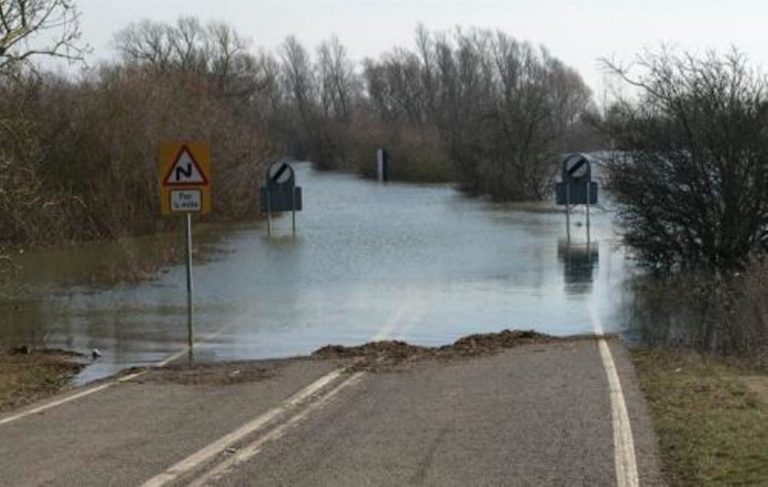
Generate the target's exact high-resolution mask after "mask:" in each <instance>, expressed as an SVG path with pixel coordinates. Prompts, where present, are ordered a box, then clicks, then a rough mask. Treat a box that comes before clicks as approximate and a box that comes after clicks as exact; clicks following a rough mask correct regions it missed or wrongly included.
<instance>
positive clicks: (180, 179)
mask: <svg viewBox="0 0 768 487" xmlns="http://www.w3.org/2000/svg"><path fill="white" fill-rule="evenodd" d="M207 185H208V178H207V177H206V175H205V173H204V172H203V170H202V169H201V168H200V164H198V163H197V161H196V160H195V156H193V155H192V151H191V150H189V147H187V146H186V145H184V146H182V147H181V150H179V153H178V155H176V158H175V159H174V162H173V164H171V168H170V169H169V170H168V174H166V175H165V178H163V186H207Z"/></svg>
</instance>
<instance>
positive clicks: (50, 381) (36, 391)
mask: <svg viewBox="0 0 768 487" xmlns="http://www.w3.org/2000/svg"><path fill="white" fill-rule="evenodd" d="M78 357H79V356H77V355H76V354H72V353H68V352H63V351H57V350H37V351H32V352H30V353H13V352H9V351H1V350H0V412H5V411H8V410H11V409H14V408H18V407H21V406H24V405H26V404H30V403H32V402H35V401H38V400H40V399H44V398H46V397H48V396H51V395H53V394H56V393H57V392H60V391H61V390H63V389H65V388H66V387H68V386H69V385H70V384H71V380H72V378H73V377H74V376H75V375H76V374H77V373H78V372H79V371H80V370H81V369H82V368H83V364H82V363H80V362H79V361H78Z"/></svg>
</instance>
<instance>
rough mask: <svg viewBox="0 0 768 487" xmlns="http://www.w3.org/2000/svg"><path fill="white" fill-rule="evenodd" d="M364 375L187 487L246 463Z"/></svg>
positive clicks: (352, 378)
mask: <svg viewBox="0 0 768 487" xmlns="http://www.w3.org/2000/svg"><path fill="white" fill-rule="evenodd" d="M364 375H365V372H356V373H355V374H353V375H351V376H350V377H349V378H347V379H346V380H344V381H343V382H342V383H341V384H339V385H337V386H336V387H334V388H333V390H331V391H329V392H328V393H327V394H325V395H324V396H323V397H322V398H320V399H319V400H318V401H316V402H314V403H312V404H311V405H310V406H309V407H307V408H306V409H304V410H303V411H301V412H300V413H299V414H297V415H295V416H293V417H291V418H290V419H289V420H288V421H286V422H285V423H283V424H281V425H280V426H278V427H277V428H275V429H273V430H272V431H270V432H269V433H268V434H266V435H264V436H262V437H260V438H258V439H257V440H255V441H254V442H252V443H251V444H249V445H247V446H246V447H244V448H242V449H240V450H238V451H237V452H236V453H235V454H234V455H232V456H230V457H228V458H227V459H226V460H224V461H223V462H221V463H219V464H218V465H216V466H215V467H214V468H212V469H211V470H209V471H207V472H206V473H204V474H203V475H202V476H200V477H198V478H197V479H196V480H195V481H194V482H192V483H190V484H189V487H201V486H204V485H206V484H207V483H208V482H209V481H211V480H215V479H218V478H220V477H222V476H223V475H225V474H226V473H227V472H229V471H230V470H231V469H233V468H235V467H237V466H238V465H240V464H242V463H244V462H247V461H248V460H250V459H251V458H253V457H255V456H256V455H258V454H259V453H260V452H261V450H262V447H263V446H264V445H265V444H266V443H269V442H271V441H275V440H278V439H280V438H281V437H282V436H283V435H284V434H285V433H286V431H288V429H289V428H291V427H293V426H294V425H296V424H297V423H298V422H300V421H302V420H303V419H305V418H306V417H307V416H309V415H310V414H311V413H312V412H313V411H315V410H317V409H319V408H322V407H323V406H324V405H325V404H326V403H328V401H330V400H331V399H332V398H333V397H334V396H335V395H337V394H338V393H339V392H341V390H342V389H345V388H347V387H350V386H353V385H355V384H357V383H358V382H359V381H360V379H362V377H363V376H364Z"/></svg>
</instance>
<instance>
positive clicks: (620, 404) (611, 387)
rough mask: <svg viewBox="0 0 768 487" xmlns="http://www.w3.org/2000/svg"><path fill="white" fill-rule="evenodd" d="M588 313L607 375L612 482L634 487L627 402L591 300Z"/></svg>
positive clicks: (620, 486) (635, 476)
mask: <svg viewBox="0 0 768 487" xmlns="http://www.w3.org/2000/svg"><path fill="white" fill-rule="evenodd" d="M589 314H590V316H591V318H592V323H593V325H594V328H595V333H596V334H597V335H598V336H599V337H600V338H599V339H598V341H597V346H598V349H599V350H600V359H601V360H602V362H603V368H604V369H605V374H606V376H607V378H608V393H609V394H610V397H611V419H612V423H613V446H614V463H615V468H616V485H617V486H618V487H638V486H639V485H640V480H639V476H638V473H637V459H636V457H635V442H634V439H633V437H632V425H631V423H630V421H629V413H628V412H627V402H626V401H625V399H624V392H623V391H622V389H621V381H620V380H619V373H618V371H617V370H616V364H615V363H614V361H613V356H612V355H611V349H610V348H609V347H608V342H607V341H606V340H605V338H604V337H603V336H604V334H605V332H604V329H603V323H602V321H601V320H600V317H599V316H598V314H597V310H596V309H595V306H594V303H592V302H590V303H589Z"/></svg>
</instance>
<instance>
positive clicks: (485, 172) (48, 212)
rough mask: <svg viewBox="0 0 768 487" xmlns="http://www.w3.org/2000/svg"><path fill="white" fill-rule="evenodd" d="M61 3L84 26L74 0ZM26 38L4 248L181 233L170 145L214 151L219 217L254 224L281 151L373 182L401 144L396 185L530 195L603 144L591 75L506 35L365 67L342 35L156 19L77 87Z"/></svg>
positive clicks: (4, 95)
mask: <svg viewBox="0 0 768 487" xmlns="http://www.w3.org/2000/svg"><path fill="white" fill-rule="evenodd" d="M0 1H3V2H7V1H8V0H0ZM47 2H48V4H50V7H51V8H52V9H56V8H58V9H64V10H62V12H65V13H67V15H69V16H68V17H66V18H67V20H66V22H67V25H69V26H72V25H76V22H77V15H76V14H74V13H72V11H71V10H66V9H71V8H72V7H71V5H70V4H68V3H65V2H60V1H58V0H47ZM11 3H12V4H14V5H16V8H27V7H26V6H27V4H25V3H19V2H16V1H15V0H14V1H11ZM6 10H7V9H6ZM28 14H31V13H28ZM22 18H23V16H21V15H18V16H16V17H14V18H10V20H9V22H10V21H16V22H21V20H19V19H22ZM11 27H12V25H11ZM19 29H20V30H19V31H18V32H26V31H25V30H24V29H23V25H19ZM9 39H10V41H9ZM14 39H15V37H14V32H13V30H12V29H10V30H8V31H7V32H4V31H0V48H2V47H3V43H4V42H5V44H6V48H5V50H0V131H2V137H0V245H5V246H9V245H10V246H29V245H44V244H50V243H59V242H66V241H71V242H76V241H84V240H93V239H103V238H119V237H120V236H124V235H130V234H145V233H153V232H156V231H158V230H161V229H163V228H165V227H166V226H168V225H169V224H172V223H169V220H167V219H163V218H161V217H160V216H159V211H158V201H157V199H158V198H157V188H156V184H157V182H156V164H157V162H156V151H157V147H158V144H159V142H160V141H162V140H166V139H202V140H207V141H209V142H211V144H212V150H213V154H212V155H213V158H214V160H215V171H214V172H215V174H214V179H215V185H216V187H215V190H214V205H215V212H214V216H213V217H214V218H225V219H226V218H243V217H249V216H253V215H256V214H257V212H258V207H257V204H258V202H257V198H256V195H257V194H258V191H257V187H258V185H259V183H260V179H261V178H262V177H263V173H264V169H265V167H266V165H267V164H268V163H269V162H271V161H274V160H276V159H277V158H279V157H283V156H288V157H293V158H296V159H308V160H311V161H313V162H314V163H315V165H316V166H317V167H318V168H320V169H329V170H345V171H355V172H358V173H361V174H363V175H369V176H370V175H372V171H373V168H374V164H373V162H374V157H375V149H376V148H377V147H386V148H387V149H388V150H389V152H390V153H391V154H392V158H393V162H394V163H393V167H394V174H393V176H394V177H395V178H397V179H402V180H416V181H457V182H459V183H460V184H461V187H462V188H463V189H465V190H466V191H467V192H470V193H473V194H487V195H490V196H492V197H494V198H496V199H506V200H529V199H541V198H543V197H545V196H546V195H547V193H548V191H549V188H550V183H551V180H552V177H553V175H554V173H555V171H556V164H555V163H556V159H557V156H558V155H559V154H560V153H562V152H563V151H566V150H576V149H584V148H585V147H584V144H585V143H586V144H590V140H592V141H594V140H595V138H594V134H592V133H590V132H589V128H588V126H587V125H586V124H585V122H584V120H585V117H584V114H585V113H587V112H588V111H589V110H590V109H591V95H590V91H589V89H588V88H587V87H586V86H585V84H584V83H583V81H582V79H581V78H580V76H579V75H578V73H577V72H576V71H574V70H573V69H571V68H569V67H567V66H565V65H564V64H563V63H562V62H560V61H559V60H557V59H556V58H555V57H553V56H552V55H550V54H549V53H548V52H547V51H546V50H545V49H544V48H537V47H534V46H532V45H530V44H528V43H526V42H520V41H517V40H515V39H513V38H512V37H510V36H508V35H506V34H504V33H501V32H491V31H486V30H478V29H472V30H469V31H462V30H458V29H457V30H455V31H453V32H450V33H430V32H427V31H426V30H425V29H423V28H418V29H417V31H416V36H415V40H416V42H415V46H414V47H413V48H412V49H405V48H396V49H394V50H392V51H391V52H389V53H386V54H384V55H382V56H381V57H380V58H378V59H366V60H364V61H362V62H361V63H356V62H355V61H353V60H352V59H350V58H349V55H348V53H347V50H346V48H345V47H344V46H343V45H342V44H341V43H340V42H339V41H338V39H336V38H331V39H330V40H328V41H326V42H323V43H322V44H321V45H320V46H318V47H317V48H316V49H315V50H313V51H310V50H309V49H307V48H306V47H304V46H303V45H302V44H301V43H300V42H299V41H298V40H297V39H296V38H295V37H289V38H287V39H286V40H285V42H284V43H283V44H282V45H281V46H280V47H279V48H278V49H276V50H275V51H274V52H268V51H264V50H261V51H256V50H252V49H251V46H250V45H249V43H248V42H247V41H246V40H245V39H244V38H243V37H242V36H241V35H240V34H238V33H237V32H236V31H235V30H234V29H233V28H231V27H230V26H228V25H226V24H221V23H209V24H203V23H201V22H200V21H199V20H197V19H195V18H191V17H185V18H180V19H179V20H178V21H177V22H175V23H173V24H166V23H158V22H152V21H149V20H145V21H142V22H140V23H137V24H133V25H130V26H128V27H127V28H125V29H124V30H122V31H120V32H118V33H117V34H116V36H115V41H114V44H115V47H116V49H117V50H118V52H119V54H120V55H119V58H118V60H116V61H114V62H110V63H102V64H100V65H98V66H95V67H90V68H85V69H84V70H83V71H82V73H81V74H80V75H79V76H77V77H76V78H74V79H73V78H71V77H66V76H63V75H57V74H52V73H44V74H41V73H40V72H38V70H37V69H36V68H35V66H34V65H32V64H31V63H30V62H29V59H27V57H26V56H25V55H23V54H20V51H19V47H18V45H14V44H12V42H15V41H14ZM76 39H77V36H76V35H74V34H70V37H68V38H67V40H66V42H65V43H64V45H66V46H71V45H72V43H73V42H75V40H76ZM57 46H58V45H54V49H53V51H51V52H54V53H56V55H62V52H61V51H58V52H57V51H56V49H59V47H60V46H58V47H57ZM14 49H16V50H14ZM69 52H70V51H67V52H66V53H65V54H64V55H65V57H66V56H69V55H70V54H69ZM591 143H595V142H591Z"/></svg>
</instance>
